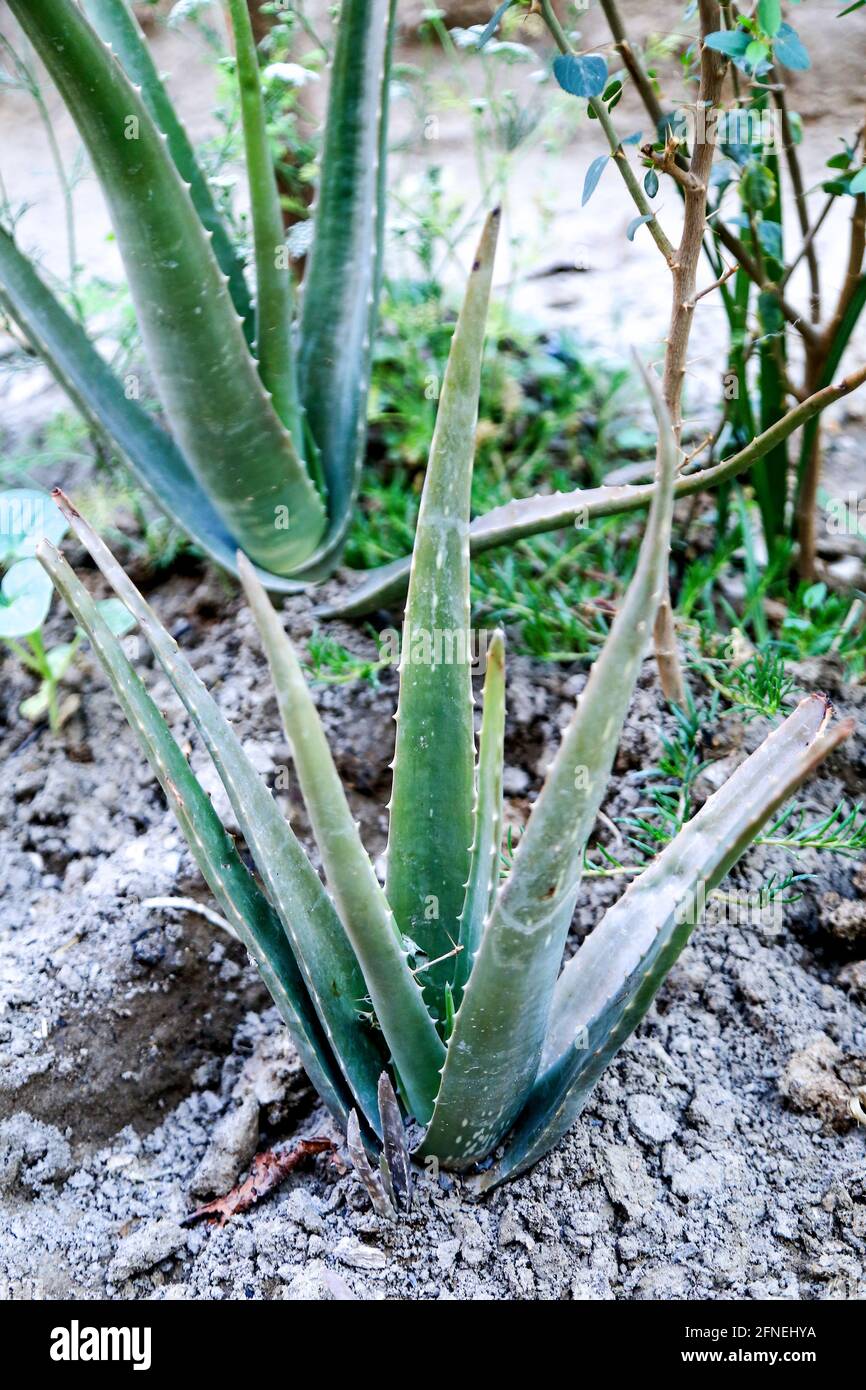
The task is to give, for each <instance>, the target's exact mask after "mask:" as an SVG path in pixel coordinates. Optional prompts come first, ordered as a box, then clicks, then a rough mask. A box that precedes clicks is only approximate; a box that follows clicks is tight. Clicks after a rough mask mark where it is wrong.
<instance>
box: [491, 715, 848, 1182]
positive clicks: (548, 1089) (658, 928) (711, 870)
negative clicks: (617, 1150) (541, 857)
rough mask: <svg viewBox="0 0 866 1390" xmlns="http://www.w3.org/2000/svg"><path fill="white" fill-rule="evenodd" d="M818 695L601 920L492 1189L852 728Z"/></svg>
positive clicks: (636, 1012)
mask: <svg viewBox="0 0 866 1390" xmlns="http://www.w3.org/2000/svg"><path fill="white" fill-rule="evenodd" d="M830 713H831V711H830V709H829V707H828V704H827V701H826V700H825V698H824V697H823V696H820V695H813V696H811V697H809V698H808V699H806V700H803V701H802V702H801V703H800V705H799V706H798V708H797V709H796V710H795V711H794V713H793V714H791V715H790V716H789V717H788V719H786V720H785V722H784V723H783V724H782V725H781V726H780V727H779V728H778V729H777V730H776V731H775V732H774V733H773V734H771V735H770V737H769V738H768V739H766V740H765V741H764V743H762V744H761V746H760V748H759V749H758V750H757V752H755V753H753V754H752V755H751V757H750V758H748V759H747V760H746V762H745V763H743V765H742V766H741V767H740V768H738V769H737V771H736V772H735V773H734V774H733V776H732V777H731V778H730V779H729V781H728V782H726V783H725V784H724V786H723V787H722V788H721V789H720V790H719V791H718V792H716V793H715V795H714V796H711V797H710V799H709V800H708V801H707V802H706V803H705V805H704V806H703V807H702V809H701V810H700V811H699V812H698V814H697V815H696V816H695V817H694V818H693V820H691V821H689V823H688V824H687V825H686V826H684V828H683V829H682V830H681V831H680V833H679V835H677V836H676V838H675V839H674V840H673V841H672V842H671V843H670V844H669V845H668V846H667V848H666V849H664V850H663V851H662V853H661V854H660V855H659V856H658V858H657V859H655V860H654V862H653V863H652V864H651V865H650V867H649V868H648V869H646V870H645V871H644V872H643V873H642V874H641V875H640V877H639V878H637V879H635V880H634V881H633V883H631V884H630V885H629V887H628V888H627V889H626V891H625V893H624V894H623V896H622V897H621V898H620V899H619V901H618V902H617V903H615V904H614V906H613V907H612V908H610V910H609V911H608V912H607V913H605V915H604V917H603V918H602V920H601V922H600V923H599V925H598V926H597V927H596V928H595V930H594V931H593V932H592V933H591V935H590V937H589V939H588V940H587V941H586V942H585V943H584V944H583V946H581V947H580V949H579V950H578V952H577V954H576V955H575V956H574V957H573V958H572V959H571V960H570V961H569V963H568V964H567V965H566V967H565V969H564V970H563V972H562V974H561V975H560V977H559V981H558V982H557V986H556V993H555V996H554V1001H553V1008H552V1010H551V1020H550V1028H549V1031H548V1036H547V1039H546V1041H545V1048H544V1055H543V1058H542V1065H541V1070H540V1074H539V1077H538V1080H537V1082H536V1084H535V1086H534V1088H533V1091H532V1094H531V1096H530V1098H529V1101H528V1103H527V1105H526V1108H525V1110H524V1112H523V1114H522V1115H521V1116H520V1118H519V1120H518V1123H517V1126H516V1128H515V1130H514V1132H513V1134H512V1136H511V1138H510V1141H509V1143H508V1146H507V1148H506V1151H505V1155H504V1157H503V1159H502V1161H501V1162H500V1163H499V1164H498V1165H497V1166H496V1167H495V1168H494V1169H492V1170H491V1171H490V1173H489V1174H485V1175H484V1177H483V1178H482V1179H481V1183H480V1186H481V1187H483V1188H485V1189H486V1188H487V1187H492V1186H494V1185H495V1184H496V1183H499V1182H502V1181H503V1180H504V1179H505V1178H508V1177H512V1176H514V1174H516V1173H519V1172H522V1171H523V1170H524V1169H525V1168H528V1167H529V1166H530V1165H531V1164H532V1163H534V1162H535V1161H536V1160H537V1159H538V1158H540V1157H541V1155H542V1154H543V1153H546V1152H547V1150H548V1149H549V1148H550V1147H551V1145H552V1144H554V1143H555V1142H556V1141H557V1139H559V1138H560V1137H561V1136H562V1135H563V1134H564V1133H565V1132H566V1131H567V1130H568V1129H569V1128H570V1126H571V1125H572V1124H573V1122H574V1121H575V1119H577V1116H578V1115H579V1114H580V1111H581V1110H582V1109H583V1106H584V1105H585V1103H586V1100H587V1097H588V1096H589V1093H590V1091H591V1090H592V1088H593V1086H594V1085H595V1083H596V1081H597V1080H598V1078H599V1076H600V1075H601V1073H602V1071H603V1070H604V1068H605V1067H606V1066H607V1065H608V1063H609V1062H610V1060H611V1058H612V1057H613V1056H615V1054H616V1053H617V1052H618V1051H619V1049H620V1047H621V1046H622V1044H623V1043H624V1042H625V1040H626V1038H627V1037H629V1035H630V1034H631V1033H632V1032H633V1031H634V1029H635V1028H636V1026H637V1024H638V1023H639V1022H640V1020H641V1018H642V1017H643V1015H644V1014H645V1013H646V1010H647V1009H648V1008H649V1006H650V1004H651V1002H652V1000H653V998H654V997H655V994H656V991H657V990H658V988H659V986H660V984H661V983H662V981H663V980H664V979H665V977H666V975H667V974H668V972H669V970H670V968H671V966H672V965H673V964H674V962H675V960H676V959H677V957H678V955H679V954H680V952H681V951H682V949H683V947H684V946H685V944H686V942H687V941H688V938H689V936H690V935H691V932H692V930H693V928H694V926H695V924H696V923H697V922H698V920H699V919H700V917H701V915H702V913H703V909H704V905H705V903H706V897H707V894H708V893H710V892H711V891H712V890H713V888H715V887H716V886H717V885H718V884H719V883H720V882H721V880H722V879H723V878H724V877H725V875H726V874H727V873H728V871H729V870H730V869H731V867H732V866H733V865H734V864H735V863H736V862H737V860H738V859H739V858H740V856H741V855H742V854H743V853H744V852H745V850H746V849H747V848H748V847H749V845H750V844H751V843H752V841H753V840H754V838H755V836H756V835H757V834H758V833H759V831H760V829H761V827H762V826H763V825H764V824H765V823H766V821H767V820H768V819H769V818H770V817H771V816H772V815H773V813H774V812H775V811H776V810H777V809H778V808H779V807H780V806H781V805H783V804H784V802H785V801H786V800H787V799H788V797H789V796H790V795H791V794H792V792H793V791H795V790H796V788H797V787H798V786H799V784H800V783H801V782H802V781H803V780H804V778H806V777H807V776H809V774H810V773H811V772H812V771H813V770H814V769H815V767H817V765H818V764H819V763H820V762H821V761H822V759H823V758H825V757H826V756H827V754H828V753H830V752H831V751H832V750H833V748H835V747H836V746H837V745H838V744H839V743H840V742H841V741H842V740H843V739H844V738H846V737H847V736H848V735H849V734H850V733H851V730H852V728H853V723H852V722H851V721H846V722H844V723H842V724H840V725H838V726H837V727H836V729H834V730H833V731H831V732H829V733H825V726H826V724H827V720H828V718H829V715H830Z"/></svg>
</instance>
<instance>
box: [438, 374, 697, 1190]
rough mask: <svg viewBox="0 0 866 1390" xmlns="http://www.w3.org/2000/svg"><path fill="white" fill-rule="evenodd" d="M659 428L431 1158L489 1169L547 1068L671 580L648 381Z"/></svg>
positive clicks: (664, 487)
mask: <svg viewBox="0 0 866 1390" xmlns="http://www.w3.org/2000/svg"><path fill="white" fill-rule="evenodd" d="M644 379H645V381H646V384H647V387H648V389H649V390H650V393H651V396H652V402H653V409H654V411H655V415H656V419H657V421H658V427H659V468H660V475H659V479H658V490H657V492H656V496H655V499H654V501H653V505H652V508H651V511H650V515H649V519H648V521H647V528H646V532H645V534H644V538H643V542H642V545H641V549H640V555H639V558H638V563H637V568H636V570H635V574H634V577H633V578H632V581H631V583H630V585H629V587H628V591H627V593H626V595H625V598H624V599H623V602H622V605H621V607H620V610H619V612H618V613H617V616H616V618H615V620H614V623H613V626H612V627H611V630H610V635H609V637H608V639H607V642H606V643H605V646H604V649H603V651H602V653H601V655H600V656H599V658H598V660H597V661H596V662H595V664H594V665H593V667H592V670H591V671H590V673H589V677H588V679H587V683H586V686H585V688H584V690H583V691H582V693H581V695H580V698H579V700H578V704H577V708H576V710H575V712H574V715H573V717H572V720H571V723H570V725H569V727H568V729H567V730H566V733H565V735H564V737H563V740H562V743H561V745H560V748H559V751H558V753H557V755H556V758H555V759H554V762H553V765H552V767H551V769H550V772H549V773H548V776H547V780H546V782H545V784H544V787H543V788H542V791H541V794H540V795H539V798H538V800H537V801H536V803H535V806H534V807H533V810H532V814H531V815H530V817H529V821H528V823H527V825H526V829H525V830H524V833H523V836H522V837H521V840H520V843H519V844H518V846H517V851H516V853H515V856H514V862H513V865H512V869H511V873H510V875H509V877H508V878H507V879H506V881H505V883H504V884H503V885H502V887H501V889H500V890H499V894H498V896H497V899H496V903H495V905H494V907H493V910H492V912H491V914H490V918H489V921H488V922H487V925H486V927H485V929H484V935H483V936H482V938H481V944H480V946H479V947H478V952H477V955H476V957H475V961H474V964H473V967H472V974H471V975H470V977H469V983H468V984H467V986H466V989H465V991H464V994H463V999H462V1001H461V1004H460V1007H459V1009H458V1010H457V1016H456V1018H455V1020H454V1031H453V1033H452V1035H451V1038H450V1040H449V1043H448V1053H447V1056H446V1059H445V1069H444V1071H443V1073H442V1087H441V1090H440V1092H439V1095H438V1097H437V1100H436V1108H435V1110H434V1113H433V1119H432V1121H431V1124H430V1128H429V1129H428V1131H427V1134H426V1136H425V1139H424V1142H423V1146H422V1153H424V1154H435V1155H438V1157H439V1158H441V1159H443V1160H447V1162H448V1163H449V1165H454V1166H457V1167H462V1168H465V1167H468V1166H470V1165H471V1164H473V1163H477V1162H479V1161H480V1160H481V1159H482V1158H484V1156H485V1155H486V1154H488V1153H489V1152H490V1150H491V1149H492V1148H493V1147H494V1146H495V1144H496V1143H498V1141H499V1140H500V1139H501V1138H502V1136H503V1134H505V1132H506V1131H507V1130H508V1129H509V1128H510V1127H511V1125H512V1123H513V1122H514V1119H515V1118H516V1116H517V1114H518V1113H519V1111H520V1109H521V1107H522V1105H523V1104H524V1102H525V1100H526V1098H527V1096H528V1094H529V1091H530V1089H531V1087H532V1083H533V1081H534V1079H535V1075H536V1072H537V1070H538V1064H539V1060H540V1058H541V1050H542V1046H543V1043H544V1034H545V1029H546V1027H547V1020H548V1013H549V1010H550V1002H551V998H552V995H553V989H554V985H555V983H556V976H557V972H558V970H559V967H560V963H561V961H562V953H563V950H564V948H565V941H566V937H567V935H568V929H569V926H570V924H571V918H572V914H573V912H574V906H575V903H576V901H577V893H578V887H579V884H580V878H581V872H582V867H583V853H584V848H585V845H586V841H587V839H588V838H589V835H590V833H591V831H592V827H593V825H594V824H595V818H596V815H597V814H598V809H599V806H600V805H601V801H602V798H603V796H604V793H605V789H606V787H607V782H608V778H609V776H610V770H611V767H612V765H613V759H614V756H615V754H616V749H617V745H618V742H619V736H620V731H621V729H622V725H623V722H624V720H625V716H626V712H627V710H628V706H629V703H630V700H631V695H632V691H633V689H634V684H635V681H636V680H637V677H638V674H639V672H640V667H641V662H642V660H643V655H644V652H645V650H646V646H647V642H648V640H649V636H650V632H651V630H652V624H653V619H654V617H655V612H656V609H657V607H658V602H659V598H660V596H661V593H662V590H663V586H664V578H665V575H666V573H667V563H668V550H669V545H670V529H671V518H672V515H673V480H674V468H675V462H676V457H677V450H676V447H675V442H674V436H673V432H672V429H671V424H670V419H669V417H668V414H667V411H666V409H665V406H664V403H663V401H662V398H661V393H660V391H659V389H658V387H657V386H656V384H655V381H654V380H653V379H652V378H651V377H650V376H649V374H648V373H646V372H645V373H644Z"/></svg>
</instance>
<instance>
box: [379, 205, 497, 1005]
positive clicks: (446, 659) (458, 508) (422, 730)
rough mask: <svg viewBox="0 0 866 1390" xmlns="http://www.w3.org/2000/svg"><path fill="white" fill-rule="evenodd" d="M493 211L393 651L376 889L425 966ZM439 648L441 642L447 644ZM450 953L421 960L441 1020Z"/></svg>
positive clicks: (442, 860) (454, 900)
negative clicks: (395, 686) (389, 760)
mask: <svg viewBox="0 0 866 1390" xmlns="http://www.w3.org/2000/svg"><path fill="white" fill-rule="evenodd" d="M499 221H500V216H499V211H498V209H497V211H496V212H494V213H491V214H490V216H489V217H488V219H487V222H486V225H485V228H484V231H483V233H482V236H481V241H480V243H479V247H478V251H477V253H476V257H475V262H474V265H473V268H472V272H471V274H470V277H469V284H468V286H467V289H466V296H465V299H464V301H463V307H462V309H461V311H460V317H459V319H458V322H457V327H456V328H455V330H454V337H453V338H452V341H451V351H450V353H449V357H448V366H447V368H446V371H445V379H444V381H443V384H442V393H441V396H440V400H439V411H438V415H437V419H436V429H435V432H434V435H433V442H432V445H431V449H430V461H429V463H428V465H427V473H426V476H425V479H424V491H423V494H422V497H421V508H420V511H419V514H418V527H417V530H416V533H415V548H414V551H413V554H412V572H411V577H410V580H409V596H408V599H407V602H406V615H405V619H404V624H403V642H402V649H401V653H400V700H399V705H398V710H397V744H396V750H395V753H394V780H393V789H392V793H391V805H390V812H391V819H390V828H389V836H388V874H387V886H386V892H387V895H388V901H389V902H390V904H391V907H392V909H393V911H394V916H395V918H396V920H397V925H398V927H399V929H400V931H401V932H403V933H404V934H406V935H407V936H410V937H411V938H412V939H413V940H414V941H417V942H418V943H419V945H420V946H421V948H422V950H423V951H424V953H425V955H426V956H427V959H428V960H430V961H433V960H435V959H437V958H438V957H440V956H442V955H444V954H445V953H447V952H448V951H449V949H450V948H452V947H453V945H454V933H455V931H456V928H457V922H458V920H459V917H460V913H461V910H462V908H463V898H464V890H465V886H466V880H467V878H468V875H469V850H470V845H471V844H472V804H473V786H472V782H473V766H474V762H475V733H474V727H473V719H472V671H471V658H472V651H471V647H472V642H471V632H470V616H469V541H468V533H469V508H470V491H471V483H472V460H473V455H474V451H475V430H476V425H477V420H478V396H479V391H480V384H481V358H482V353H483V350H484V330H485V324H486V319H487V305H488V301H489V297H490V282H491V278H492V274H493V259H494V254H495V251H496V239H497V235H498V231H499ZM446 644H447V645H446ZM453 973H454V961H453V959H448V960H443V961H440V963H439V964H438V965H431V966H430V967H428V968H427V969H426V970H425V972H424V975H423V983H424V990H425V996H426V998H427V1000H428V1002H429V1003H430V1004H432V1005H433V1007H434V1008H435V1010H436V1013H437V1017H439V1018H441V1017H442V1016H443V1011H444V998H443V991H444V988H445V985H446V983H447V982H448V981H450V979H451V977H452V975H453Z"/></svg>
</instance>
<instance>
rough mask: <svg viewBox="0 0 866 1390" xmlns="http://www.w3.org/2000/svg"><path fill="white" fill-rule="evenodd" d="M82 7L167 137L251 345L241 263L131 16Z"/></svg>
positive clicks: (118, 2)
mask: <svg viewBox="0 0 866 1390" xmlns="http://www.w3.org/2000/svg"><path fill="white" fill-rule="evenodd" d="M82 9H83V10H84V13H85V14H86V15H87V18H88V19H89V20H90V23H91V24H92V25H93V27H94V29H95V30H96V32H97V34H99V37H100V38H101V39H102V40H103V41H104V42H105V43H107V44H108V45H109V47H110V48H111V49H112V51H113V52H114V54H115V56H116V57H117V58H118V59H119V61H120V63H121V64H122V66H123V70H124V72H125V73H126V75H127V77H128V78H129V80H130V81H131V82H132V83H134V84H135V86H136V87H139V88H140V89H141V97H142V100H143V101H144V103H145V105H146V106H147V109H148V111H149V112H150V114H151V116H152V117H153V119H154V120H155V122H156V124H157V125H158V126H159V128H160V130H161V131H162V133H163V135H164V136H165V137H166V140H167V142H168V151H169V154H170V155H171V157H172V159H173V160H174V164H175V168H176V169H177V171H178V173H179V174H180V176H181V178H182V179H183V180H184V182H185V183H188V184H189V195H190V197H191V198H192V201H193V203H194V204H195V209H196V212H197V213H198V215H199V219H200V221H201V224H202V226H203V227H204V228H205V229H206V230H207V231H208V232H210V234H211V239H212V240H211V244H212V246H213V250H214V255H215V256H216V258H217V261H218V262H219V265H220V269H221V270H222V271H223V274H225V275H227V276H228V288H229V293H230V295H231V297H232V302H233V303H234V306H235V308H236V309H237V311H238V313H239V314H240V316H241V318H242V319H243V321H244V332H245V335H246V337H247V341H248V342H252V337H253V329H254V323H253V310H252V303H251V301H250V292H249V289H248V288H247V282H246V279H245V278H244V267H243V262H242V260H241V258H240V256H239V255H238V253H237V250H236V249H235V246H234V243H233V242H232V240H231V237H230V236H229V234H228V231H227V229H226V225H225V222H224V221H223V219H222V217H221V216H220V213H219V210H218V208H217V206H216V203H215V202H214V199H213V194H212V193H211V190H210V187H209V185H208V182H207V179H206V178H205V176H204V174H203V173H202V170H201V168H200V166H199V163H198V160H197V159H196V156H195V151H194V149H193V147H192V144H191V142H190V138H189V136H188V135H187V133H186V130H185V129H184V126H183V124H182V123H181V121H180V119H179V117H178V114H177V112H176V111H175V109H174V105H173V103H172V100H171V97H170V96H169V94H168V92H167V91H166V89H165V84H164V83H163V81H162V78H161V77H160V75H159V73H158V72H157V69H156V64H155V63H154V61H153V58H152V57H151V53H150V49H149V47H148V44H147V40H146V39H145V37H144V34H143V33H142V32H141V26H140V25H139V22H138V20H137V19H136V17H135V13H134V12H133V10H132V9H131V7H130V6H129V5H128V4H127V0H82Z"/></svg>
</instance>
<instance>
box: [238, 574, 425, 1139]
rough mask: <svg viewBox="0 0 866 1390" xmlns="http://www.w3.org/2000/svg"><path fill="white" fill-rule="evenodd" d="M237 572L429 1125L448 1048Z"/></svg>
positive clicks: (250, 588) (264, 621) (403, 1073)
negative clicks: (444, 1045)
mask: <svg viewBox="0 0 866 1390" xmlns="http://www.w3.org/2000/svg"><path fill="white" fill-rule="evenodd" d="M240 574H241V581H242V583H243V586H244V591H245V593H246V596H247V600H248V602H249V605H250V608H251V609H252V612H253V617H254V618H255V621H256V626H257V628H258V630H259V635H260V636H261V639H262V645H263V646H264V649H265V654H266V656H267V658H268V664H269V666H270V668H271V675H272V676H273V680H274V688H275V690H276V694H277V703H278V705H279V709H280V714H281V716H282V720H283V727H284V728H285V731H286V735H287V737H288V740H289V743H290V744H291V748H292V756H293V758H294V763H295V768H296V770H297V774H298V780H299V781H300V784H301V792H302V794H303V797H304V802H305V804H306V807H307V811H308V813H309V816H310V823H311V825H312V827H313V834H314V836H315V839H316V844H317V845H318V848H319V852H320V853H321V856H322V863H323V865H324V868H325V875H326V878H327V881H328V886H329V888H330V890H331V892H332V894H333V896H334V901H335V903H336V906H337V911H338V912H339V914H340V919H341V921H342V923H343V926H344V927H345V929H346V934H347V936H348V938H349V940H350V942H351V943H352V946H353V948H354V951H355V955H356V956H357V958H358V962H359V964H360V966H361V970H362V971H363V974H364V979H365V980H366V983H367V989H368V990H369V994H370V999H371V1000H372V1003H373V1010H374V1013H375V1015H376V1018H377V1020H378V1022H379V1025H380V1027H381V1029H382V1033H383V1035H384V1037H385V1041H386V1042H387V1044H388V1046H389V1048H390V1049H391V1053H392V1055H393V1058H394V1064H395V1066H396V1068H397V1071H398V1073H399V1075H400V1078H401V1080H402V1082H403V1085H404V1087H405V1090H406V1094H407V1097H408V1099H409V1103H410V1105H411V1107H412V1111H413V1113H414V1114H415V1116H416V1117H417V1119H418V1120H419V1121H421V1123H423V1124H426V1122H427V1120H429V1118H430V1114H431V1112H432V1109H433V1099H434V1097H435V1095H436V1091H437V1090H438V1088H439V1073H440V1071H441V1069H442V1063H443V1061H444V1058H445V1049H444V1047H443V1045H442V1042H441V1041H440V1039H439V1035H438V1033H437V1032H436V1027H435V1024H434V1023H433V1020H432V1018H431V1017H430V1015H429V1013H428V1012H427V1008H426V1005H425V1003H424V999H423V996H422V994H421V990H420V988H419V986H418V984H417V983H416V981H415V977H414V975H413V974H412V971H411V970H410V968H409V962H408V958H407V955H406V948H405V946H404V945H403V942H402V939H401V937H400V933H399V932H398V930H397V927H396V924H395V922H394V915H393V913H392V912H391V909H390V907H389V905H388V899H387V898H386V897H385V894H384V892H383V891H382V888H381V886H380V884H379V880H378V879H377V878H376V874H375V871H374V869H373V865H372V864H371V862H370V858H369V856H368V854H367V852H366V850H365V849H364V846H363V843H362V841H361V836H360V834H359V833H358V826H357V822H356V821H355V818H354V816H353V815H352V811H351V808H350V806H349V803H348V801H347V800H346V793H345V792H344V790H343V786H342V783H341V781H340V774H339V773H338V772H337V769H336V767H335V766H334V760H333V758H332V757H331V751H330V749H329V747H328V741H327V739H326V737H325V732H324V729H323V728H322V723H321V720H320V719H319V712H318V710H317V709H316V706H315V704H314V703H313V699H312V696H311V695H310V691H309V688H308V686H307V683H306V681H305V679H304V674H303V672H302V670H301V666H300V663H299V661H298V658H297V656H296V655H295V652H294V648H293V647H292V644H291V642H290V641H289V638H288V636H287V635H286V632H285V630H284V629H283V626H282V624H281V622H280V620H279V617H278V615H277V614H276V613H275V612H274V609H273V607H272V605H271V603H270V601H269V599H268V596H267V594H266V593H265V591H264V589H263V588H262V586H261V584H259V582H258V580H257V579H256V578H255V576H254V575H253V574H252V572H251V568H250V566H249V564H248V562H246V561H244V559H243V558H241V560H240Z"/></svg>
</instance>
